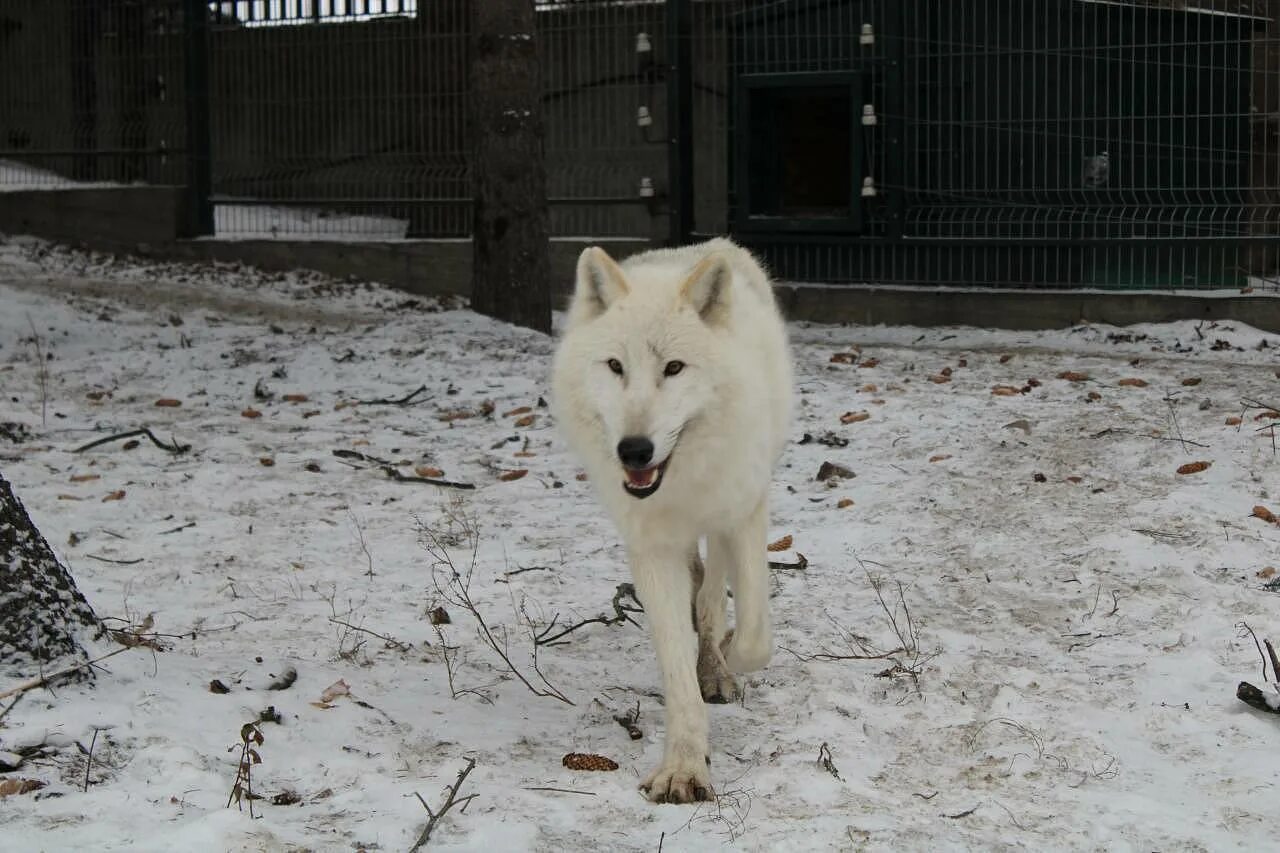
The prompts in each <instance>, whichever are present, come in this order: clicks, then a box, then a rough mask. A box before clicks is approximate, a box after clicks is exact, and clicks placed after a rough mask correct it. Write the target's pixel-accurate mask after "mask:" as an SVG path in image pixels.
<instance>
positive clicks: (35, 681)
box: [0, 646, 132, 713]
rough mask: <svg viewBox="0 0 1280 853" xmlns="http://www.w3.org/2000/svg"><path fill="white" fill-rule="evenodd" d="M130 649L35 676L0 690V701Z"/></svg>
mask: <svg viewBox="0 0 1280 853" xmlns="http://www.w3.org/2000/svg"><path fill="white" fill-rule="evenodd" d="M130 648H132V647H131V646H121V647H120V648H118V649H115V650H114V651H110V652H107V653H106V654H105V655H99V656H98V657H96V658H93V659H92V660H87V661H82V662H81V663H77V664H73V665H72V666H68V667H65V668H63V669H60V670H58V671H57V672H52V673H49V674H48V675H40V676H37V677H35V678H32V679H30V680H29V681H24V682H23V683H22V684H19V685H18V686H17V687H10V688H9V689H8V690H0V699H8V698H9V697H10V696H17V695H20V694H22V693H26V692H27V691H28V690H35V689H36V688H38V687H44V686H45V685H46V684H52V683H53V682H55V681H57V680H58V679H60V678H65V677H66V676H68V675H71V674H72V673H73V672H79V671H80V670H82V669H84V668H85V667H90V666H93V665H95V664H96V663H98V662H99V661H104V660H106V659H107V658H109V657H115V656H116V655H118V654H120V653H121V652H127V651H129V649H130ZM14 704H15V705H16V704H17V703H16V702H15V703H14ZM10 707H13V706H12V705H11V706H10ZM6 713H7V712H6Z"/></svg>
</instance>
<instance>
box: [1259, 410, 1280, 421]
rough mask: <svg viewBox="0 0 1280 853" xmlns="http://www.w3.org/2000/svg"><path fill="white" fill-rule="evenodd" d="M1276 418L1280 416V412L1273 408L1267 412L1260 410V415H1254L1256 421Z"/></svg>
mask: <svg viewBox="0 0 1280 853" xmlns="http://www.w3.org/2000/svg"><path fill="white" fill-rule="evenodd" d="M1276 418H1280V412H1277V411H1276V410H1274V409H1271V410H1269V411H1266V412H1260V413H1258V415H1256V416H1255V417H1254V420H1255V421H1266V420H1275V419H1276Z"/></svg>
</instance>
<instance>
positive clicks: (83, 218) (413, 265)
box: [0, 187, 1280, 334]
mask: <svg viewBox="0 0 1280 853" xmlns="http://www.w3.org/2000/svg"><path fill="white" fill-rule="evenodd" d="M184 202H185V191H184V190H183V189H182V188H180V187H138V188H128V189H118V190H62V191H40V192H14V193H3V194H0V233H3V232H8V233H27V234H35V235H38V236H41V237H46V238H50V239H54V240H59V241H61V242H65V243H69V244H72V245H76V246H81V247H85V248H89V249H96V250H102V251H111V252H119V253H125V254H136V255H141V256H144V257H152V258H166V259H174V260H187V261H196V262H207V261H228V262H239V263H245V264H250V265H252V266H258V267H261V268H263V269H269V270H292V269H299V268H303V269H312V270H317V271H319V272H323V273H327V274H329V275H334V276H340V277H346V276H352V277H355V278H358V279H363V280H366V281H379V282H382V283H384V284H388V285H391V286H393V287H396V288H399V289H401V290H404V291H406V292H408V293H414V294H420V295H436V296H439V295H447V294H456V295H463V296H465V295H466V294H467V293H468V292H469V289H470V282H471V243H470V241H469V240H406V241H395V242H386V243H376V242H360V243H341V242H332V243H330V242H322V241H315V240H298V241H290V240H247V241H228V240H180V239H178V233H179V232H178V223H179V222H181V214H182V211H183V205H184ZM592 242H598V241H590V240H582V239H557V240H553V241H552V244H551V267H552V282H553V288H554V289H555V292H556V299H557V302H558V304H560V305H563V304H564V300H565V298H566V297H567V296H568V294H569V293H570V292H571V290H572V283H573V271H574V266H575V263H576V261H577V257H578V254H579V253H580V252H581V251H582V249H583V248H585V247H586V246H587V245H589V244H590V243H592ZM601 245H603V246H604V247H605V248H606V249H607V251H609V253H610V254H612V255H613V256H614V257H615V258H618V259H619V260H621V259H622V258H625V257H627V256H628V255H630V254H632V253H634V252H638V251H643V250H644V249H647V248H649V246H650V244H649V243H648V242H647V241H643V240H612V241H606V242H603V243H601ZM777 293H778V299H779V302H780V304H781V305H782V307H783V310H784V311H785V312H786V314H787V316H788V317H789V318H791V319H793V320H809V321H812V322H816V323H859V324H867V325H876V324H888V325H902V324H906V325H915V326H938V325H969V326H980V327H993V328H1004V329H1053V328H1065V327H1068V326H1071V325H1074V324H1076V323H1078V322H1081V321H1085V320H1087V321H1091V322H1095V323H1110V324H1114V325H1118V326H1123V325H1127V324H1131V323H1140V322H1164V321H1170V320H1182V319H1212V320H1235V321H1238V322H1242V323H1248V324H1250V325H1252V326H1255V327H1257V328H1259V329H1263V330H1265V331H1268V332H1274V333H1277V334H1280V297H1275V296H1219V295H1206V296H1184V295H1172V294H1164V293H1151V292H1138V293H1096V292H1079V291H1041V290H1021V291H1014V290H976V291H975V290H940V289H936V288H909V287H902V288H885V287H861V286H844V287H833V286H823V285H795V284H785V283H782V284H779V285H778V286H777Z"/></svg>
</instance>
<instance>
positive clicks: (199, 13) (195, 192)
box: [182, 0, 214, 237]
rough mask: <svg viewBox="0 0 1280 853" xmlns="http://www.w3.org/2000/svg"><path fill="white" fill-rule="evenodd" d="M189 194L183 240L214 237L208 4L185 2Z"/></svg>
mask: <svg viewBox="0 0 1280 853" xmlns="http://www.w3.org/2000/svg"><path fill="white" fill-rule="evenodd" d="M182 17H183V34H184V42H185V44H184V47H185V50H184V53H185V55H186V81H185V83H186V86H185V89H186V113H187V116H186V118H187V193H186V204H187V209H186V211H185V214H186V216H185V220H186V221H185V222H184V223H183V229H182V230H183V236H184V237H201V236H205V235H209V234H213V232H214V226H213V204H212V203H211V202H210V201H209V195H210V193H212V191H213V172H212V164H211V162H210V159H209V147H210V146H209V132H210V131H209V4H208V3H207V2H205V0H185V4H184V8H183V16H182Z"/></svg>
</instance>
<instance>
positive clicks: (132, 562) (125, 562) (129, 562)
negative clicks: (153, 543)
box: [85, 554, 146, 566]
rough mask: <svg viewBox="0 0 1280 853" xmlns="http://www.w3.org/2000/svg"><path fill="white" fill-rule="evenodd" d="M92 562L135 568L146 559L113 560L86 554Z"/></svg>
mask: <svg viewBox="0 0 1280 853" xmlns="http://www.w3.org/2000/svg"><path fill="white" fill-rule="evenodd" d="M85 556H86V557H88V558H89V559H90V560H97V561H98V562H99V563H114V564H115V565H117V566H133V565H137V564H138V563H141V562H142V561H143V560H144V559H146V558H145V557H138V558H137V559H134V560H113V559H111V558H110V557H99V556H98V555H97V554H85Z"/></svg>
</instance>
